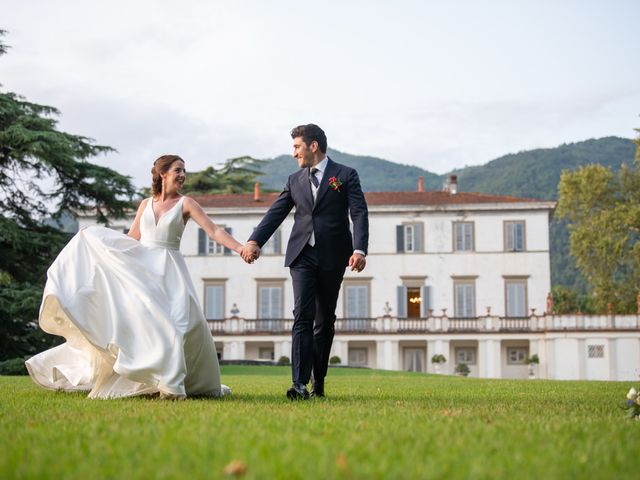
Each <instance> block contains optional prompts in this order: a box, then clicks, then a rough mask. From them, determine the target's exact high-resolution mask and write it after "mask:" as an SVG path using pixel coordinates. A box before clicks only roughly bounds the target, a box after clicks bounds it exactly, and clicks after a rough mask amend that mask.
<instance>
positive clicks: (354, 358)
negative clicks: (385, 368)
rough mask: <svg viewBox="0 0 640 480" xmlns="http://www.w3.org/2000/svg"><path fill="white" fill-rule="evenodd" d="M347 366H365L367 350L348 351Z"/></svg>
mask: <svg viewBox="0 0 640 480" xmlns="http://www.w3.org/2000/svg"><path fill="white" fill-rule="evenodd" d="M349 365H350V366H352V367H366V366H367V349H366V348H350V349H349Z"/></svg>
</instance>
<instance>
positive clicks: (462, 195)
mask: <svg viewBox="0 0 640 480" xmlns="http://www.w3.org/2000/svg"><path fill="white" fill-rule="evenodd" d="M279 195H280V193H260V194H259V195H258V200H256V199H255V196H254V194H250V193H232V194H216V195H193V198H194V199H195V200H196V201H197V202H198V203H199V204H200V205H202V207H204V208H251V207H255V208H264V207H268V206H270V205H271V204H272V203H273V202H275V200H276V199H277V198H278V196H279ZM365 198H366V200H367V204H368V205H370V206H385V205H388V206H399V205H424V206H439V205H442V206H444V205H469V204H489V203H507V204H513V203H548V202H545V201H544V200H537V199H533V198H520V197H512V196H508V195H486V194H484V193H474V192H458V193H455V194H452V193H450V192H448V191H440V192H438V191H431V192H366V193H365Z"/></svg>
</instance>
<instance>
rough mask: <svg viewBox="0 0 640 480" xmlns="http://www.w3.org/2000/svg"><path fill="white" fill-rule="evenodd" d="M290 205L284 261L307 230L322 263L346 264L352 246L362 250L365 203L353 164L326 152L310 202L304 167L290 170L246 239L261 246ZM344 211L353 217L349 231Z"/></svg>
mask: <svg viewBox="0 0 640 480" xmlns="http://www.w3.org/2000/svg"><path fill="white" fill-rule="evenodd" d="M333 177H335V178H336V179H338V181H339V182H340V183H341V185H340V186H339V187H338V188H337V189H334V188H333V187H331V186H330V185H329V180H330V179H331V178H333ZM294 206H295V207H296V211H295V214H294V224H293V229H292V230H291V236H290V237H289V243H288V244H287V253H286V255H285V267H288V266H290V265H291V263H292V262H293V261H294V260H295V259H296V258H297V257H298V255H299V254H300V252H301V251H302V249H303V248H304V247H305V245H306V244H307V243H308V242H309V238H310V237H311V232H312V231H313V232H314V235H315V248H316V249H318V254H319V258H320V259H321V262H322V265H321V268H322V269H325V270H336V269H340V268H344V267H346V266H347V265H348V264H349V257H350V256H351V255H352V254H353V250H354V248H355V249H356V250H362V251H363V252H365V254H366V253H367V248H368V245H369V218H368V211H367V203H366V201H365V198H364V194H363V193H362V189H361V187H360V179H359V178H358V173H357V172H356V171H355V170H354V169H353V168H351V167H347V166H346V165H341V164H339V163H335V162H334V161H332V160H331V159H330V158H329V159H328V161H327V168H326V169H325V171H324V173H323V176H322V182H321V183H320V186H319V188H318V193H317V197H316V201H315V203H314V201H313V194H312V193H311V182H310V181H309V169H308V168H303V169H300V170H298V171H297V172H296V173H293V174H291V175H290V176H289V178H288V179H287V184H286V185H285V187H284V190H283V191H282V193H280V196H279V197H278V199H277V200H276V201H275V202H274V203H273V205H271V208H269V210H268V211H267V213H266V215H265V216H264V218H263V219H262V221H261V222H260V224H259V225H258V227H257V228H256V229H255V230H254V232H253V234H252V235H251V236H250V237H249V240H254V241H255V242H257V243H258V245H259V246H260V247H262V246H263V245H264V244H265V243H266V242H267V240H269V238H270V237H271V235H273V232H275V231H276V229H277V228H278V227H279V226H280V224H281V223H282V222H283V220H284V219H285V218H286V217H287V215H288V214H289V212H290V211H291V209H292V208H293V207H294ZM349 215H350V216H351V220H352V222H353V236H352V234H351V231H350V230H349Z"/></svg>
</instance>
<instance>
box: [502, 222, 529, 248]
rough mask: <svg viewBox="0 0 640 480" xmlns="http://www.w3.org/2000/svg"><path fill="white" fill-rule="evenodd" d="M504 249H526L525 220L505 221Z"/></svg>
mask: <svg viewBox="0 0 640 480" xmlns="http://www.w3.org/2000/svg"><path fill="white" fill-rule="evenodd" d="M504 249H505V250H506V251H508V252H523V251H524V250H525V236H524V221H517V222H504Z"/></svg>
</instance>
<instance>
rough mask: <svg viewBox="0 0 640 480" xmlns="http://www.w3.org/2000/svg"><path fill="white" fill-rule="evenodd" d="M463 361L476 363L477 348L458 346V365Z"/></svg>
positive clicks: (469, 363)
mask: <svg viewBox="0 0 640 480" xmlns="http://www.w3.org/2000/svg"><path fill="white" fill-rule="evenodd" d="M461 363H466V364H467V365H475V364H476V349H475V348H473V347H465V348H456V365H460V364H461Z"/></svg>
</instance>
